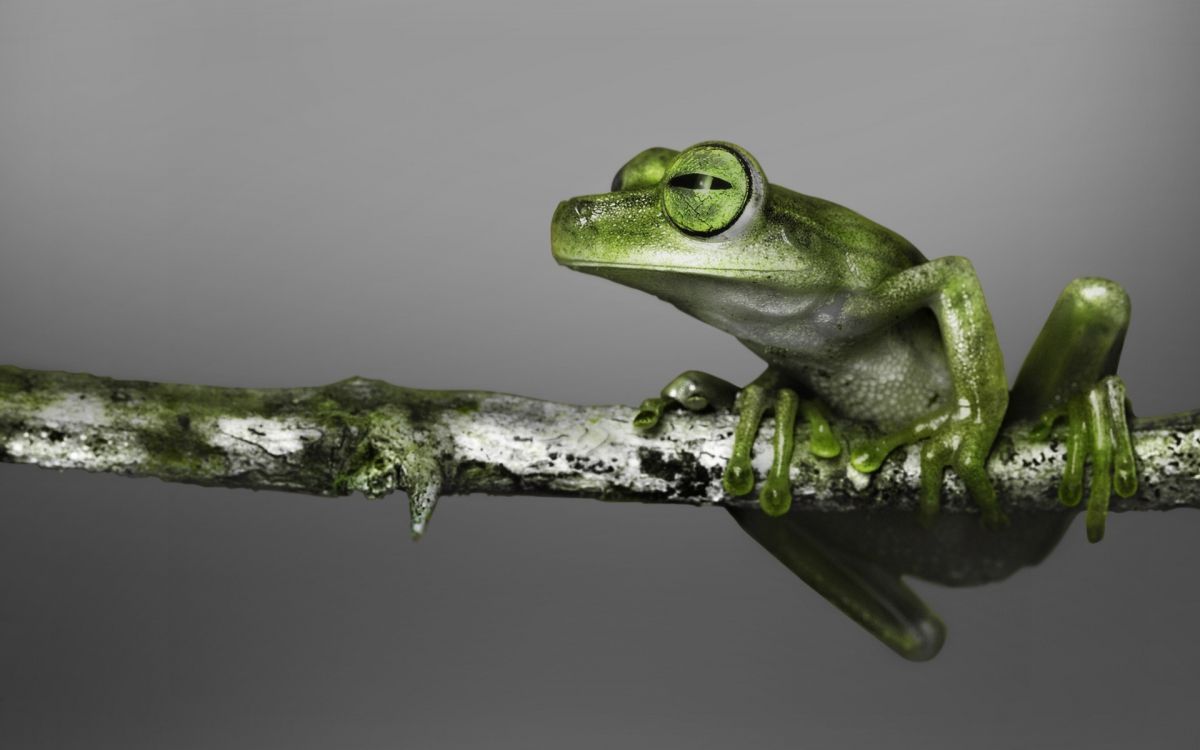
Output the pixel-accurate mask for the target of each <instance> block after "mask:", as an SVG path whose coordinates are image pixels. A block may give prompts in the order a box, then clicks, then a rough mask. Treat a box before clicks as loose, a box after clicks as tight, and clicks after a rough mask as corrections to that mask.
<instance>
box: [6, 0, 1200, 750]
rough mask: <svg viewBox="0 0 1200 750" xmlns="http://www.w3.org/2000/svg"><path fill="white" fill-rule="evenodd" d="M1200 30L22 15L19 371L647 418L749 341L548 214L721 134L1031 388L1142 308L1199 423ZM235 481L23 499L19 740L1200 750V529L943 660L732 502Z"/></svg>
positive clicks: (1159, 525)
mask: <svg viewBox="0 0 1200 750" xmlns="http://www.w3.org/2000/svg"><path fill="white" fill-rule="evenodd" d="M1198 11H1200V6H1197V4H1195V3H1190V2H1147V0H1130V1H1129V2H1089V3H1085V2H1056V3H1047V2H1041V1H1032V2H1005V3H967V2H949V1H947V2H920V3H904V4H901V3H893V2H873V3H852V2H825V3H784V2H765V1H758V2H756V1H753V0H747V1H743V2H733V0H724V1H723V2H702V1H698V0H693V1H692V2H682V1H680V2H667V3H650V2H641V1H634V0H629V1H628V2H624V1H622V2H617V1H616V0H608V1H606V2H594V1H593V2H589V3H585V4H571V3H565V2H550V1H546V2H514V3H492V2H483V1H481V2H471V3H465V2H434V1H433V0H430V1H428V2H366V1H364V0H336V1H335V0H330V1H329V2H300V1H292V0H273V1H262V2H249V1H248V0H240V1H237V2H200V1H199V0H197V1H196V2H182V1H175V2H170V1H166V0H163V1H158V2H151V1H149V0H147V1H141V2H136V1H133V0H126V1H115V0H114V1H108V0H104V1H99V0H77V1H74V2H52V1H48V0H28V1H20V0H18V1H14V0H0V319H2V320H3V326H2V327H0V330H2V331H3V333H2V334H0V361H3V362H5V363H10V364H16V365H20V366H24V367H31V368H44V369H64V370H76V371H86V372H92V373H97V374H104V375H111V376H119V377H124V378H139V379H148V380H164V381H178V382H194V383H210V384H221V385H240V386H283V385H311V384H319V383H326V382H329V381H333V380H337V379H340V378H343V377H346V376H349V375H353V374H360V375H364V376H371V377H378V378H385V379H387V380H390V381H393V382H396V383H402V384H406V385H411V386H426V387H440V388H459V387H461V388H485V389H493V390H500V391H511V392H518V393H522V394H528V395H534V396H540V397H544V398H549V399H557V400H564V401H572V402H583V403H609V402H621V403H627V404H634V403H636V402H638V401H639V400H640V399H642V398H643V397H645V396H646V395H648V394H651V393H653V392H655V391H656V390H657V389H658V388H659V387H660V386H661V385H662V384H663V382H665V380H667V379H668V378H670V377H671V376H673V375H674V374H676V373H677V372H678V371H680V370H682V369H686V368H689V367H702V368H704V369H708V370H711V371H714V372H717V373H719V374H722V375H724V376H726V377H728V378H731V379H733V380H739V381H746V380H748V379H750V378H751V377H752V376H753V375H755V374H756V373H757V371H758V369H759V367H760V365H759V363H758V362H757V361H756V360H755V358H754V357H753V355H751V354H750V353H749V352H747V351H744V350H743V349H742V348H741V347H740V346H739V345H738V344H737V343H736V342H735V341H734V340H733V339H731V338H729V337H727V336H725V335H724V334H721V333H719V332H717V331H715V330H712V329H708V328H706V327H705V326H703V325H702V324H700V323H698V322H695V321H692V320H690V319H688V318H686V317H685V316H683V315H682V314H681V313H679V312H678V311H676V310H674V309H672V308H670V307H669V306H666V305H664V304H663V303H661V302H659V301H658V300H655V299H653V298H652V297H649V296H645V295H641V294H640V293H638V292H635V291H633V290H629V289H624V288H620V287H617V286H614V285H611V284H608V283H607V282H604V281H601V280H599V279H596V278H591V277H585V276H582V275H576V274H572V273H570V272H568V271H566V270H563V269H560V268H558V267H557V266H555V264H554V263H553V261H552V260H551V258H550V254H549V247H548V240H547V234H548V222H549V218H550V214H551V212H552V210H553V209H554V206H555V205H556V203H557V202H558V201H559V200H560V199H562V198H565V197H568V196H571V195H578V194H582V193H590V192H599V191H602V190H605V189H607V186H608V184H609V180H610V179H611V177H612V174H613V172H614V171H615V169H616V168H617V167H618V166H619V165H620V164H621V163H622V162H623V161H624V160H625V159H627V158H628V157H629V156H631V155H632V154H634V153H636V152H637V151H639V150H641V149H643V148H645V147H648V146H653V145H665V146H674V147H682V146H686V145H688V144H691V143H694V142H696V141H700V140H705V139H711V138H722V139H728V140H733V141H736V142H738V143H740V144H742V145H744V146H746V147H747V148H749V149H750V150H751V151H752V152H753V153H755V154H756V155H757V156H758V157H759V159H760V161H761V162H762V164H763V165H764V167H765V169H766V171H767V174H768V175H769V177H770V178H771V179H772V180H773V181H775V182H778V183H780V184H783V185H787V186H789V187H792V188H794V189H797V190H800V191H802V192H807V193H812V194H816V195H820V196H823V197H826V198H829V199H832V200H836V201H838V202H841V203H844V204H846V205H849V206H851V207H853V208H855V209H857V210H859V211H861V212H862V213H864V214H866V215H868V216H870V217H872V218H874V219H876V220H878V221H880V222H882V223H884V224H886V225H888V226H891V227H893V228H894V229H896V230H898V231H900V232H901V233H903V234H905V235H906V236H907V237H909V238H910V239H911V240H913V241H914V242H915V243H916V244H917V245H918V246H919V247H921V248H922V249H923V250H924V251H925V252H926V254H928V255H930V256H938V255H946V254H962V255H966V256H969V257H970V258H971V259H972V260H973V261H974V262H975V265H976V267H977V269H978V271H979V275H980V276H981V278H982V279H983V284H984V286H985V288H986V290H987V291H988V294H989V300H990V304H991V309H992V312H993V313H994V315H995V318H996V325H997V327H998V329H999V333H1000V338H1001V341H1002V343H1003V345H1004V348H1005V351H1006V353H1007V356H1008V367H1009V373H1010V376H1011V375H1013V374H1015V371H1016V368H1017V367H1018V366H1019V364H1020V360H1021V357H1022V355H1023V353H1024V351H1025V350H1026V349H1027V348H1028V346H1029V344H1030V342H1031V341H1032V339H1033V337H1034V335H1035V334H1036V332H1037V329H1038V327H1039V325H1040V324H1041V322H1042V320H1043V318H1044V316H1045V314H1046V313H1047V312H1048V310H1049V308H1050V306H1051V304H1052V303H1053V300H1054V298H1055V295H1056V294H1057V292H1058V290H1059V289H1061V287H1062V286H1063V285H1064V284H1065V283H1066V282H1067V281H1068V280H1070V279H1071V278H1072V277H1073V276H1076V275H1105V276H1108V277H1110V278H1113V279H1116V280H1118V281H1120V282H1121V283H1122V284H1124V285H1125V286H1126V287H1127V288H1128V289H1129V291H1130V293H1131V294H1132V297H1133V300H1134V322H1133V328H1132V331H1131V333H1130V338H1129V341H1128V344H1127V346H1126V350H1125V363H1124V365H1123V373H1124V374H1125V377H1126V379H1127V381H1128V383H1129V387H1130V392H1131V394H1132V398H1133V400H1134V404H1135V406H1136V408H1137V410H1138V411H1139V412H1140V413H1143V414H1152V413H1163V412H1169V411H1176V410H1183V409H1188V408H1192V407H1197V406H1200V383H1197V365H1198V364H1200V355H1198V354H1197V346H1196V342H1197V334H1196V320H1197V317H1198V315H1200V294H1198V293H1197V284H1198V279H1197V276H1198V274H1197V271H1198V269H1200V262H1198V260H1197V257H1198V251H1200V232H1197V231H1196V217H1197V208H1198V206H1200V200H1198V199H1200V148H1198V145H1200V144H1198V142H1197V134H1198V133H1200V86H1198V85H1197V80H1198V76H1197V74H1198V73H1200V53H1198V47H1197V40H1198V36H1197V34H1198V32H1200V25H1198V22H1200V12H1198ZM405 515H406V510H405V502H404V500H403V499H402V497H400V496H396V497H393V498H389V499H387V500H385V501H382V502H374V503H372V502H367V501H365V500H363V499H362V498H351V499H345V500H323V499H317V498H310V497H305V496H292V495H283V494H273V493H259V494H254V493H250V492H242V491H224V490H219V489H201V488H194V487H186V486H178V485H170V484H164V483H161V482H159V481H156V480H130V479H122V478H117V477H111V476H100V475H97V476H92V475H85V474H74V473H73V474H57V473H52V472H48V471H44V470H40V469H35V468H31V467H24V466H12V465H0V746H3V747H4V748H6V749H7V748H12V749H13V750H23V749H25V748H276V747H278V748H288V749H290V750H300V749H301V748H331V747H337V748H396V747H426V748H510V747H511V748H613V747H637V748H642V747H645V748H727V747H756V748H785V747H786V748H791V747H813V748H825V747H892V748H901V747H922V748H1010V747H1016V746H1019V747H1055V748H1059V747H1088V748H1107V747H1113V748H1127V747H1133V746H1138V747H1156V748H1157V747H1185V746H1186V747H1192V746H1194V745H1193V744H1192V743H1193V742H1194V737H1195V734H1196V695H1197V690H1198V689H1200V644H1198V641H1197V633H1198V632H1200V603H1198V601H1197V600H1198V590H1197V588H1198V587H1197V579H1198V574H1200V516H1196V515H1193V514H1191V513H1188V512H1176V513H1172V514H1169V515H1158V514H1155V515H1151V514H1144V515H1142V514H1127V515H1124V516H1120V517H1115V518H1113V519H1112V520H1111V521H1110V525H1109V535H1108V538H1107V539H1106V540H1105V542H1104V543H1103V544H1101V545H1099V546H1089V545H1088V544H1087V543H1086V542H1085V541H1084V538H1083V536H1084V535H1083V529H1082V527H1081V526H1076V527H1074V528H1072V530H1071V532H1070V534H1069V537H1068V539H1067V540H1066V541H1065V542H1064V544H1063V545H1062V547H1061V548H1060V551H1059V552H1058V553H1057V554H1056V555H1055V556H1053V557H1052V558H1051V559H1050V560H1049V561H1048V562H1047V563H1045V564H1044V565H1043V566H1042V567H1040V568H1039V569H1035V570H1031V571H1027V572H1024V573H1022V574H1020V575H1018V576H1017V577H1015V578H1014V579H1012V580H1010V581H1008V582H1006V583H1004V584H1001V585H995V586H991V587H985V588H980V589H967V590H950V589H939V588H937V587H934V586H926V585H920V586H919V587H920V589H921V591H923V592H925V593H926V594H927V595H928V597H929V599H930V600H931V601H932V602H933V603H934V605H935V606H936V608H937V609H938V610H939V611H940V612H941V613H942V614H943V615H944V617H945V619H946V620H947V622H948V623H949V624H950V628H951V631H950V632H951V635H950V641H949V643H948V644H947V646H946V648H945V651H944V652H943V654H942V655H941V657H939V658H938V659H937V660H936V661H934V662H932V663H929V664H924V665H914V664H909V663H906V662H903V661H901V660H900V659H899V658H897V657H896V656H894V655H893V654H892V653H891V652H889V651H887V650H886V649H884V648H882V647H881V646H879V645H878V644H876V643H875V642H874V641H873V640H871V639H870V638H869V637H867V636H865V635H864V634H863V633H862V632H861V631H860V630H859V629H858V628H857V627H855V626H854V625H852V624H851V623H850V622H849V621H848V620H846V619H845V618H844V617H842V616H841V615H840V614H838V613H837V612H835V611H834V610H833V609H832V608H831V607H830V606H828V605H827V604H826V603H825V602H824V601H822V600H821V599H819V598H818V597H817V596H816V595H815V594H813V593H811V592H810V591H808V590H807V589H806V588H805V587H804V586H803V585H802V584H801V583H800V582H798V581H797V580H795V579H793V578H792V577H791V576H790V575H789V574H787V573H786V572H785V571H784V570H783V569H782V568H781V567H780V566H778V565H777V564H776V563H775V562H774V560H772V559H771V558H770V557H769V556H768V555H767V554H766V553H765V552H763V551H761V550H760V549H758V548H756V547H755V545H754V544H753V543H752V542H751V541H750V540H749V539H748V538H746V537H745V536H743V534H742V533H741V532H740V531H739V530H738V529H737V528H736V527H735V526H734V524H733V523H732V522H731V521H730V520H729V519H728V518H727V517H726V516H725V514H723V513H721V512H720V511H716V510H711V509H692V508H666V507H642V506H636V505H606V504H603V503H599V502H593V501H585V500H579V501H572V500H549V499H516V498H485V497H471V498H448V499H445V500H444V501H443V503H442V504H441V506H440V508H439V511H438V514H437V516H436V518H435V519H434V522H433V524H432V528H431V530H430V533H429V535H428V537H427V539H425V540H424V541H423V542H421V543H420V544H417V545H414V544H412V543H410V542H409V541H408V539H407V531H406V528H405Z"/></svg>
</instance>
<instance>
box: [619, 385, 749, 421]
mask: <svg viewBox="0 0 1200 750" xmlns="http://www.w3.org/2000/svg"><path fill="white" fill-rule="evenodd" d="M737 392H738V389H737V386H735V385H734V384H733V383H730V382H729V381H727V380H722V379H721V378H718V377H717V376H715V375H709V374H708V373H706V372H700V371H699V370H688V371H687V372H685V373H683V374H681V375H679V376H678V377H676V378H675V379H674V380H672V381H671V382H670V383H667V385H666V386H665V387H664V388H663V389H662V392H661V394H660V395H658V396H656V397H654V398H648V399H646V400H645V401H643V402H642V405H641V406H640V407H638V412H637V414H636V415H634V417H633V426H634V427H636V428H638V429H639V430H649V429H651V428H653V427H656V426H657V425H658V423H659V421H660V420H662V416H663V412H665V411H666V410H667V409H669V408H676V407H682V408H684V409H687V410H689V411H703V410H704V409H707V408H708V407H710V406H712V407H714V408H718V409H720V408H728V407H730V406H732V405H733V402H734V399H735V398H736V396H737Z"/></svg>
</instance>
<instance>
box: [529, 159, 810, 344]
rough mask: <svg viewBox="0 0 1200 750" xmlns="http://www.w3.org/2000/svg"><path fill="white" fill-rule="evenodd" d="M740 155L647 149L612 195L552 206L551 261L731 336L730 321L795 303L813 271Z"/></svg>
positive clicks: (767, 190)
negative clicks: (637, 292)
mask: <svg viewBox="0 0 1200 750" xmlns="http://www.w3.org/2000/svg"><path fill="white" fill-rule="evenodd" d="M775 193H777V195H773V193H772V188H771V186H769V185H768V184H767V179H766V176H765V175H764V174H763V171H762V167H760V166H759V164H758V162H757V161H756V160H755V159H754V157H753V156H751V155H750V154H749V153H748V152H746V151H745V150H744V149H742V148H740V147H738V146H735V145H733V144H731V143H725V142H720V141H707V142H704V143H700V144H697V145H695V146H692V147H691V148H688V149H685V150H683V151H674V150H671V149H666V148H652V149H648V150H646V151H643V152H642V153H640V154H638V155H637V156H635V157H633V159H631V160H630V161H629V162H627V163H626V164H625V165H624V166H623V167H621V169H620V170H618V171H617V174H616V177H615V178H614V179H613V184H612V192H610V193H602V194H598V195H587V196H581V197H578V198H572V199H570V200H566V201H563V202H562V203H560V204H559V206H558V209H557V210H556V211H555V212H554V219H553V222H552V224H551V229H550V246H551V249H552V251H553V253H554V258H555V260H557V261H558V262H559V263H561V264H562V265H565V266H567V267H569V268H573V269H575V270H578V271H584V272H586V273H591V274H596V275H598V276H603V277H605V278H608V279H612V280H613V281H616V282H619V283H621V284H625V285H627V286H632V287H635V288H637V289H641V290H643V291H646V292H649V293H651V294H654V295H656V296H658V297H661V298H663V299H665V300H667V301H668V302H671V303H672V304H674V305H676V306H677V307H679V308H681V309H683V310H684V311H685V312H687V313H689V314H691V315H694V316H696V317H698V318H700V319H702V320H705V321H706V322H709V323H711V324H713V325H717V326H718V327H721V328H724V329H725V330H727V331H730V332H731V333H735V334H736V333H738V331H735V330H733V329H735V328H738V327H739V326H737V325H730V323H731V322H733V321H736V320H738V319H741V318H744V317H745V316H747V315H755V316H758V315H762V314H764V313H768V312H769V311H772V310H776V311H779V312H780V313H782V312H783V310H782V309H780V308H781V306H782V307H788V306H790V305H791V304H794V302H795V300H796V294H795V292H796V289H797V284H798V283H799V284H800V285H801V286H803V279H805V278H808V275H809V274H811V273H812V271H813V270H814V269H812V267H811V258H806V257H805V254H804V253H802V252H798V251H797V248H796V247H795V246H794V245H793V241H794V240H793V238H792V237H790V236H789V234H794V233H790V232H789V231H788V230H787V227H788V226H789V225H790V223H791V222H790V221H788V220H787V216H786V215H788V214H794V212H790V211H780V210H778V209H779V208H781V206H775V205H774V203H777V202H778V201H779V200H785V201H786V200H788V196H795V195H797V194H794V193H791V192H790V191H784V190H781V189H777V190H776V191H775Z"/></svg>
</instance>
